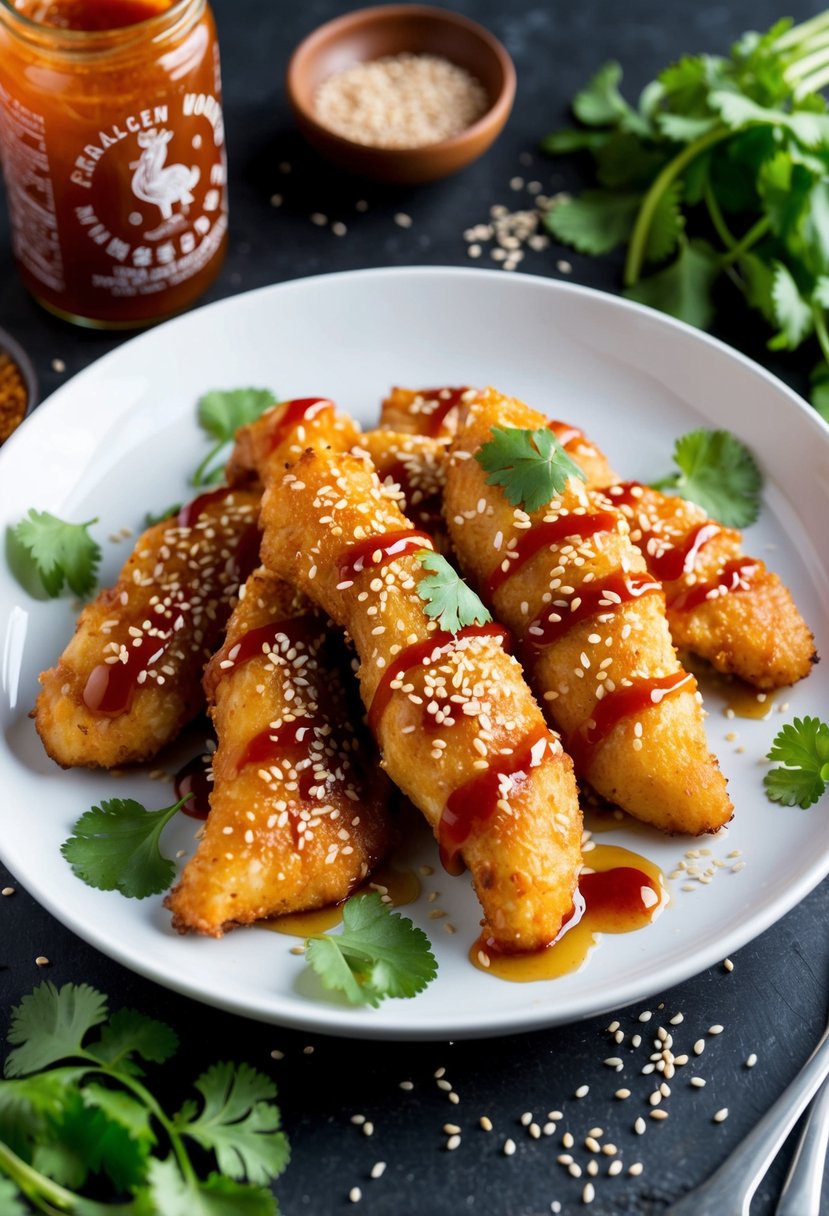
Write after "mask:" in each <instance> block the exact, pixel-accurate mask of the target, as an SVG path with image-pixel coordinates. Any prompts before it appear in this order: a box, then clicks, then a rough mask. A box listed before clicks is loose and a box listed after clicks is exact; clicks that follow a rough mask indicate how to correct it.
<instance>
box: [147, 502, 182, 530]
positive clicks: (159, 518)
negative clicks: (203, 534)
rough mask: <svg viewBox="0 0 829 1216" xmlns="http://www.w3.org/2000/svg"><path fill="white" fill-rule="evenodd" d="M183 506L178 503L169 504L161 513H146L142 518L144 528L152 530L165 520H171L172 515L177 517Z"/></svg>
mask: <svg viewBox="0 0 829 1216" xmlns="http://www.w3.org/2000/svg"><path fill="white" fill-rule="evenodd" d="M183 505H184V504H183V503H180V502H174V503H171V504H170V506H169V507H165V509H164V510H163V511H158V512H157V513H156V514H154V513H153V512H152V511H148V512H147V514H146V515H145V516H144V527H145V528H154V527H155V525H156V524H160V523H163V522H164V520H165V519H172V517H173V516H174V515H178V513H179V511H180V510H181V508H182V506H183Z"/></svg>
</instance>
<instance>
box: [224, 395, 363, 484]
mask: <svg viewBox="0 0 829 1216" xmlns="http://www.w3.org/2000/svg"><path fill="white" fill-rule="evenodd" d="M359 434H360V431H359V428H358V426H357V425H356V423H355V422H354V421H353V419H351V418H349V417H348V415H347V414H343V413H341V412H340V411H339V410H338V409H337V407H336V406H335V405H334V402H333V401H329V400H328V398H327V397H297V398H296V399H294V400H292V401H281V402H279V404H278V405H274V406H272V407H271V409H269V410H267V411H266V412H265V413H264V414H262V416H261V417H260V418H257V420H256V422H252V423H250V425H248V426H243V427H240V428H239V430H238V431H237V432H236V441H235V443H234V445H233V451H232V452H231V454H230V459H229V460H228V462H227V465H226V467H225V477H226V479H227V482H228V485H231V486H234V485H235V486H251V485H264V482H265V475H266V470H267V468H268V466H269V465H270V464H271V463H273V464H275V465H280V464H284V463H285V462H286V461H289V460H295V459H296V458H297V457H298V456H299V455H300V454H301V453H302V452H303V451H304V450H305V448H308V447H331V448H334V449H335V450H336V451H344V450H345V449H346V448H350V447H352V446H353V445H354V444H355V443H356V442H357V439H358V437H359Z"/></svg>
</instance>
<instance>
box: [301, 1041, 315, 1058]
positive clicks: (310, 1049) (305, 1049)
mask: <svg viewBox="0 0 829 1216" xmlns="http://www.w3.org/2000/svg"><path fill="white" fill-rule="evenodd" d="M302 1054H303V1055H305V1056H312V1055H313V1054H314V1049H313V1047H312V1046H311V1044H310V1043H309V1044H308V1046H307V1047H303V1049H302Z"/></svg>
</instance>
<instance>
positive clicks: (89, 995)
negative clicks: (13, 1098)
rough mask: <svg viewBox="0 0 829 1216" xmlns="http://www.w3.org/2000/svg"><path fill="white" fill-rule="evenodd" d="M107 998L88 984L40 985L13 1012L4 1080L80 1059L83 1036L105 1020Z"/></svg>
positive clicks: (8, 1036)
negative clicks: (9, 1048) (13, 1045)
mask: <svg viewBox="0 0 829 1216" xmlns="http://www.w3.org/2000/svg"><path fill="white" fill-rule="evenodd" d="M106 1016H107V1002H106V997H105V996H102V995H101V993H100V992H96V990H95V989H94V988H90V986H89V984H64V986H63V987H62V988H61V989H60V990H58V989H57V988H56V987H55V985H54V984H52V983H49V982H47V983H45V984H39V985H38V987H37V988H35V989H34V991H33V992H30V993H29V995H28V996H24V998H23V1000H22V1001H21V1002H20V1004H19V1005H18V1006H17V1008H16V1009H14V1010H13V1011H12V1019H11V1026H10V1029H9V1033H8V1035H7V1038H8V1041H9V1042H10V1043H14V1044H15V1048H14V1050H13V1051H10V1052H9V1054H8V1056H7V1058H6V1065H5V1073H6V1076H7V1077H22V1076H25V1075H26V1074H27V1073H31V1072H37V1071H38V1070H39V1069H41V1068H46V1067H47V1066H48V1065H49V1064H56V1063H57V1062H58V1061H59V1060H66V1059H71V1058H72V1057H74V1056H78V1055H82V1054H83V1052H82V1043H83V1039H84V1036H85V1035H86V1034H87V1033H88V1031H90V1030H91V1029H92V1027H93V1026H99V1025H100V1024H101V1022H103V1021H105V1020H106Z"/></svg>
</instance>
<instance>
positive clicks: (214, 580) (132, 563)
mask: <svg viewBox="0 0 829 1216" xmlns="http://www.w3.org/2000/svg"><path fill="white" fill-rule="evenodd" d="M258 507H259V496H258V495H257V494H252V493H248V492H245V491H230V490H228V489H222V490H217V491H213V492H211V493H208V494H205V495H202V496H201V497H200V498H197V499H196V500H195V501H194V502H193V503H190V504H189V505H188V506H186V507H183V508H182V509H181V511H180V512H179V514H178V515H177V516H174V517H172V518H171V519H168V520H165V521H163V522H162V523H159V524H156V525H155V526H154V527H152V528H149V529H148V530H147V531H146V532H144V533H142V535H141V536H140V537H139V538H138V541H137V542H136V544H135V548H134V549H133V552H132V555H131V556H130V558H129V560H128V561H127V563H126V565H125V566H124V568H123V570H122V571H121V575H120V577H119V579H118V582H117V583H116V584H115V586H114V587H109V588H107V589H106V590H104V591H101V592H100V594H99V595H98V596H97V598H96V599H95V600H93V601H92V603H90V604H88V605H87V606H86V607H85V608H84V609H83V611H82V612H81V614H80V616H79V618H78V623H77V626H76V629H75V635H74V637H73V638H72V640H71V641H70V642H69V644H68V646H67V647H66V649H65V650H64V652H63V654H62V655H61V657H60V659H59V661H58V663H57V666H55V667H52V668H50V669H49V671H45V672H43V674H42V675H41V677H40V683H41V685H42V688H41V692H40V694H39V696H38V698H37V702H36V705H35V711H34V717H35V725H36V727H37V731H38V734H39V735H40V737H41V739H42V741H43V745H44V747H45V748H46V751H47V752H48V753H49V755H50V756H51V757H52V759H53V760H55V761H57V763H58V764H60V765H62V766H63V767H64V768H69V767H72V766H76V765H78V766H85V767H88V768H113V767H115V766H117V765H121V764H133V763H138V762H140V761H143V760H149V759H150V758H151V757H153V756H154V755H155V754H156V753H157V752H158V751H159V750H160V749H161V748H162V747H164V745H165V744H167V743H169V742H170V741H171V740H172V739H174V738H175V737H176V735H177V734H178V733H179V731H180V730H181V729H182V727H183V726H184V725H185V724H186V723H187V722H189V721H191V720H192V719H193V718H194V717H195V716H196V714H197V713H198V712H199V710H200V709H201V708H202V707H203V705H204V696H203V693H202V688H201V677H202V672H203V670H204V665H205V663H206V662H207V660H208V659H209V657H210V655H211V654H212V653H213V651H214V650H215V649H216V647H217V646H218V644H219V642H220V641H221V637H222V632H223V630H224V626H225V622H226V621H227V618H228V615H229V613H230V610H231V608H232V606H233V604H234V603H235V600H236V595H237V592H238V589H239V584H240V582H241V581H243V580H244V579H245V578H246V577H247V574H248V573H249V571H250V570H251V569H252V567H253V566H255V565H256V564H257V561H258V549H259V534H258V530H257V526H256V521H257V515H258Z"/></svg>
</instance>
